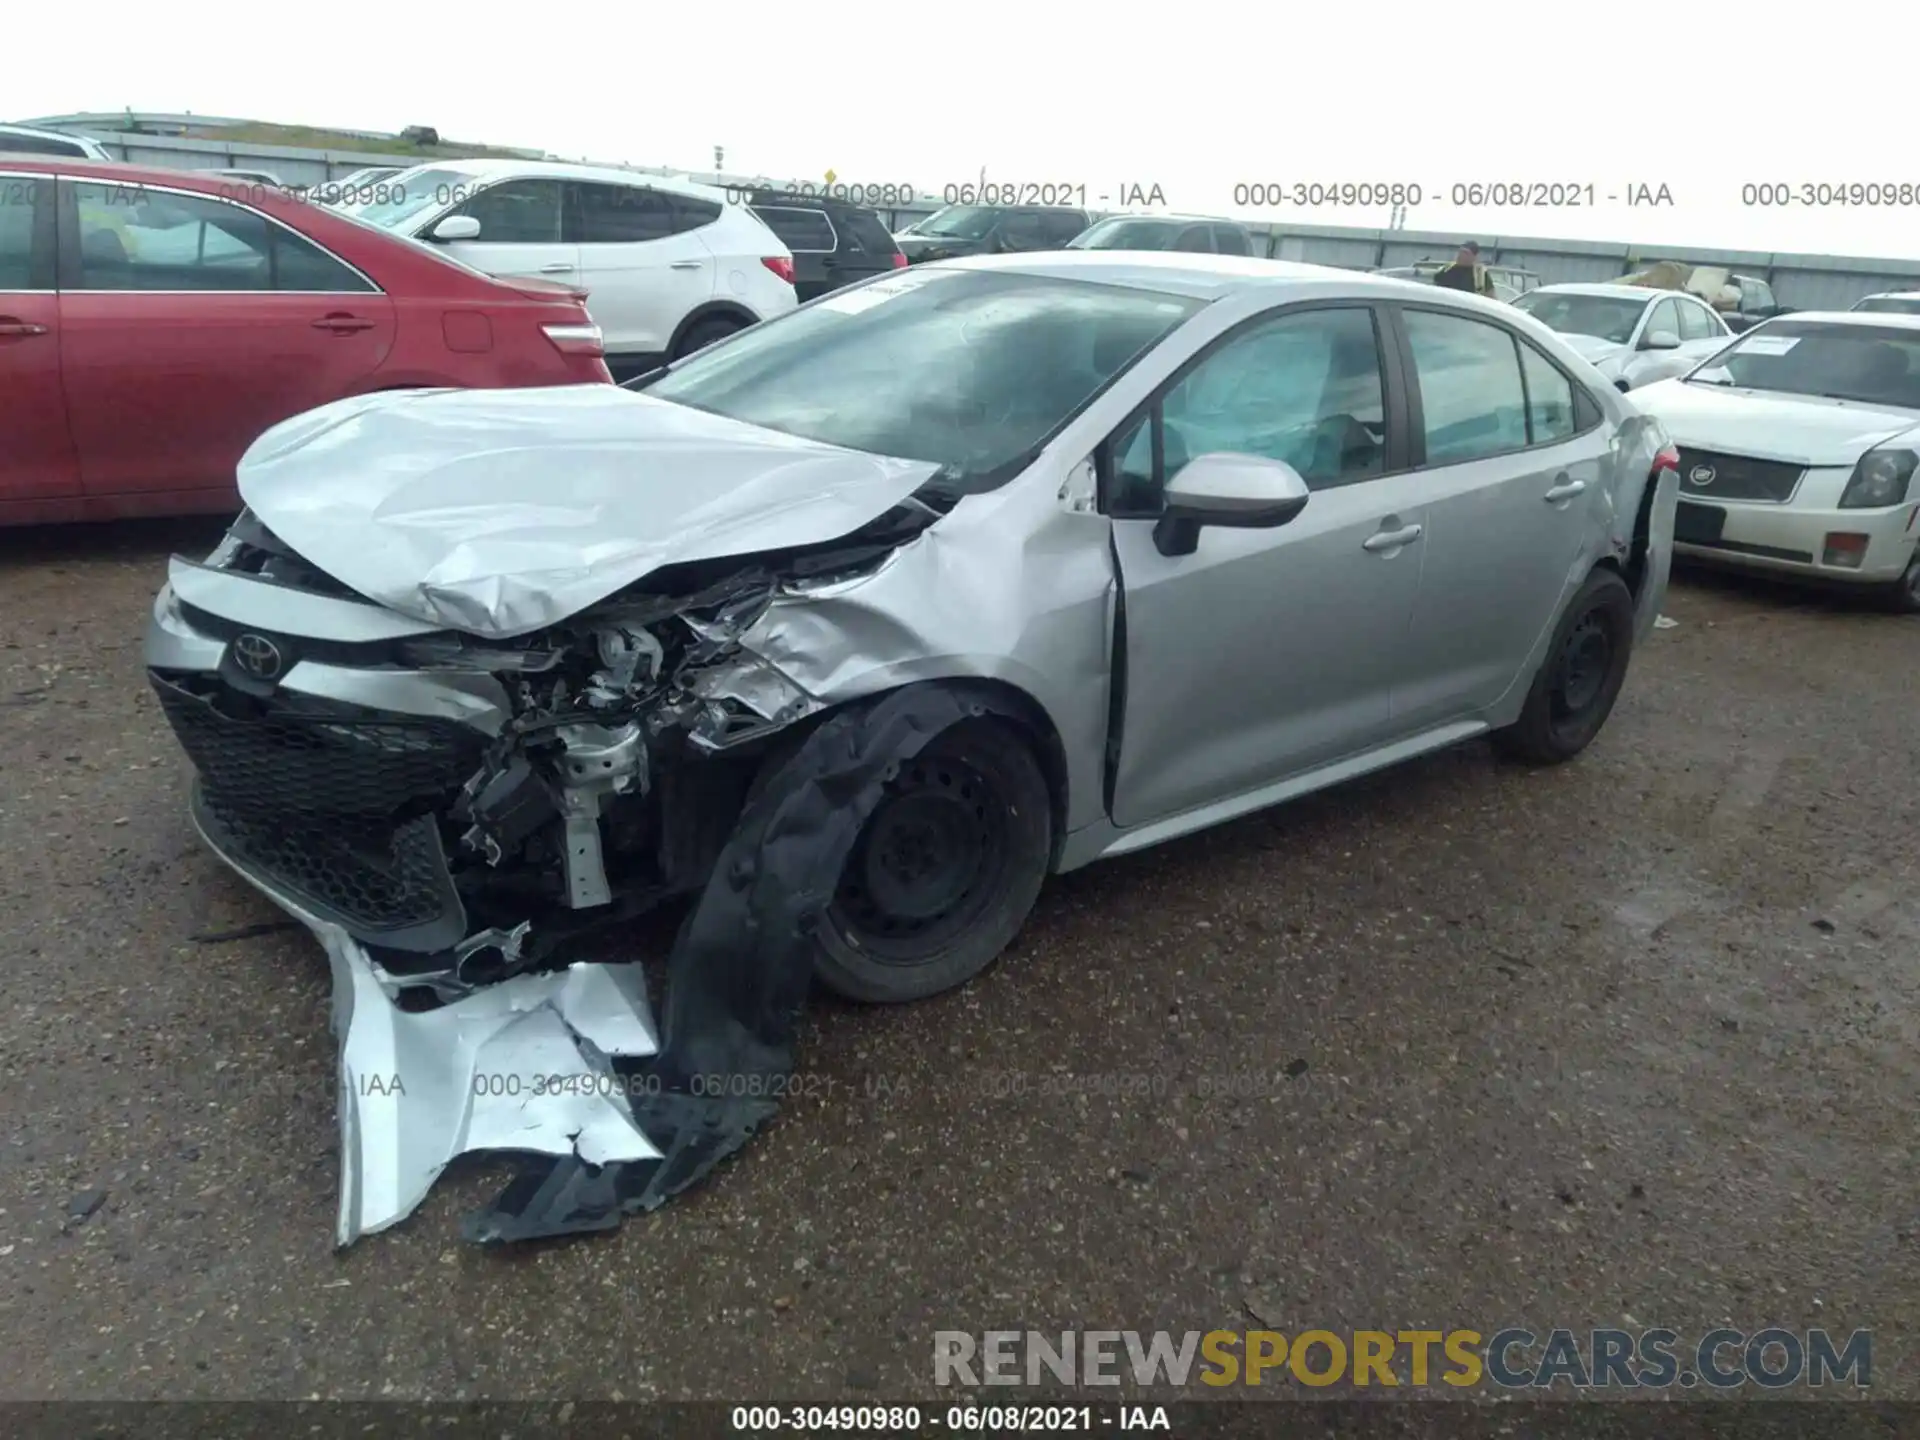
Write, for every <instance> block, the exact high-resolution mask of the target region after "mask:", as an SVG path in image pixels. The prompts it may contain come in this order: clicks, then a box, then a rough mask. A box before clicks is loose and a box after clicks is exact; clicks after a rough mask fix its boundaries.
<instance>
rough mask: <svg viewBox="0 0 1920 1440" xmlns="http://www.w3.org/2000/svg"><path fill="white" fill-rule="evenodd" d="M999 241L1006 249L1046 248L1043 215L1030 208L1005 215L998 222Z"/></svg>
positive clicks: (1045, 230)
mask: <svg viewBox="0 0 1920 1440" xmlns="http://www.w3.org/2000/svg"><path fill="white" fill-rule="evenodd" d="M1000 243H1001V245H1002V246H1004V247H1005V248H1006V249H1008V250H1044V249H1046V248H1047V227H1046V220H1045V217H1044V216H1041V215H1038V214H1036V213H1035V212H1033V211H1031V210H1028V211H1021V212H1016V213H1014V214H1012V215H1009V216H1007V217H1006V218H1005V219H1004V220H1002V221H1001V222H1000Z"/></svg>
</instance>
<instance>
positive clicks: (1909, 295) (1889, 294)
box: [1854, 290, 1920, 304]
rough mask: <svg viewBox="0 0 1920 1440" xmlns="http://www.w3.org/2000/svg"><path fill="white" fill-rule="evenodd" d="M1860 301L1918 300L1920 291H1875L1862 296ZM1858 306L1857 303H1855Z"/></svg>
mask: <svg viewBox="0 0 1920 1440" xmlns="http://www.w3.org/2000/svg"><path fill="white" fill-rule="evenodd" d="M1860 299H1861V300H1920V290H1876V291H1874V292H1873V294H1871V295H1862V296H1861V297H1860ZM1854 303H1855V304H1858V303H1859V301H1855V302H1854Z"/></svg>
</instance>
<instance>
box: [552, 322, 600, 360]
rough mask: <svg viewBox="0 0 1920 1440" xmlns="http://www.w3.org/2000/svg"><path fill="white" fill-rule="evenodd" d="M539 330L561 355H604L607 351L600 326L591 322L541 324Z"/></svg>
mask: <svg viewBox="0 0 1920 1440" xmlns="http://www.w3.org/2000/svg"><path fill="white" fill-rule="evenodd" d="M540 329H541V332H542V333H543V334H545V335H546V337H547V339H549V340H551V341H552V342H553V348H554V349H556V350H558V351H559V352H560V353H561V354H562V355H605V354H606V353H607V348H606V344H605V341H604V338H603V337H602V336H601V334H600V327H599V326H598V325H594V324H592V323H587V324H569V325H542V326H541V327H540Z"/></svg>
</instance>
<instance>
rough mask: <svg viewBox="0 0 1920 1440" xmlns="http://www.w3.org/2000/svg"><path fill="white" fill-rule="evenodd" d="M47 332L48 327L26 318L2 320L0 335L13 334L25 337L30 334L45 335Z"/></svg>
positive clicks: (0, 322)
mask: <svg viewBox="0 0 1920 1440" xmlns="http://www.w3.org/2000/svg"><path fill="white" fill-rule="evenodd" d="M46 333H47V327H46V326H44V325H35V324H32V323H31V322H29V321H26V320H14V319H4V320H0V336H8V335H11V336H20V337H22V338H24V337H26V336H28V335H44V334H46Z"/></svg>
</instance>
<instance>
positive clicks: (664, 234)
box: [567, 180, 719, 355]
mask: <svg viewBox="0 0 1920 1440" xmlns="http://www.w3.org/2000/svg"><path fill="white" fill-rule="evenodd" d="M568 192H569V199H568V205H567V226H568V232H569V234H570V235H571V236H572V237H573V238H574V239H576V240H578V241H579V251H580V269H581V275H582V279H583V281H584V284H585V287H586V291H587V308H588V309H589V310H590V311H592V312H593V318H594V319H595V320H597V321H598V322H599V323H600V329H601V331H602V332H603V334H604V335H605V337H606V347H607V353H608V354H609V355H664V354H666V353H667V350H668V347H669V346H670V345H671V344H672V341H673V335H674V331H675V330H676V329H678V328H679V325H680V322H681V321H682V320H683V319H685V318H686V316H687V315H688V313H689V312H691V311H692V310H693V309H694V308H695V307H697V306H700V305H704V304H705V303H706V302H707V301H709V300H711V299H712V298H713V295H714V288H715V285H716V284H717V279H716V276H717V273H718V267H717V265H716V263H715V259H714V254H713V252H712V251H711V250H709V249H708V248H707V246H706V244H705V243H704V242H703V241H702V240H701V238H700V234H699V227H700V226H701V225H702V224H704V223H707V221H709V220H711V219H717V218H718V215H719V212H718V210H717V208H716V207H712V206H706V205H705V204H704V202H700V201H690V200H685V199H683V198H682V197H680V196H677V195H673V194H671V193H670V192H668V191H664V190H655V189H653V188H651V187H650V186H646V185H620V184H614V183H611V182H608V183H604V184H603V183H601V182H598V181H587V180H574V181H569V182H568ZM709 211H711V212H712V213H711V214H709V213H708V212H709Z"/></svg>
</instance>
